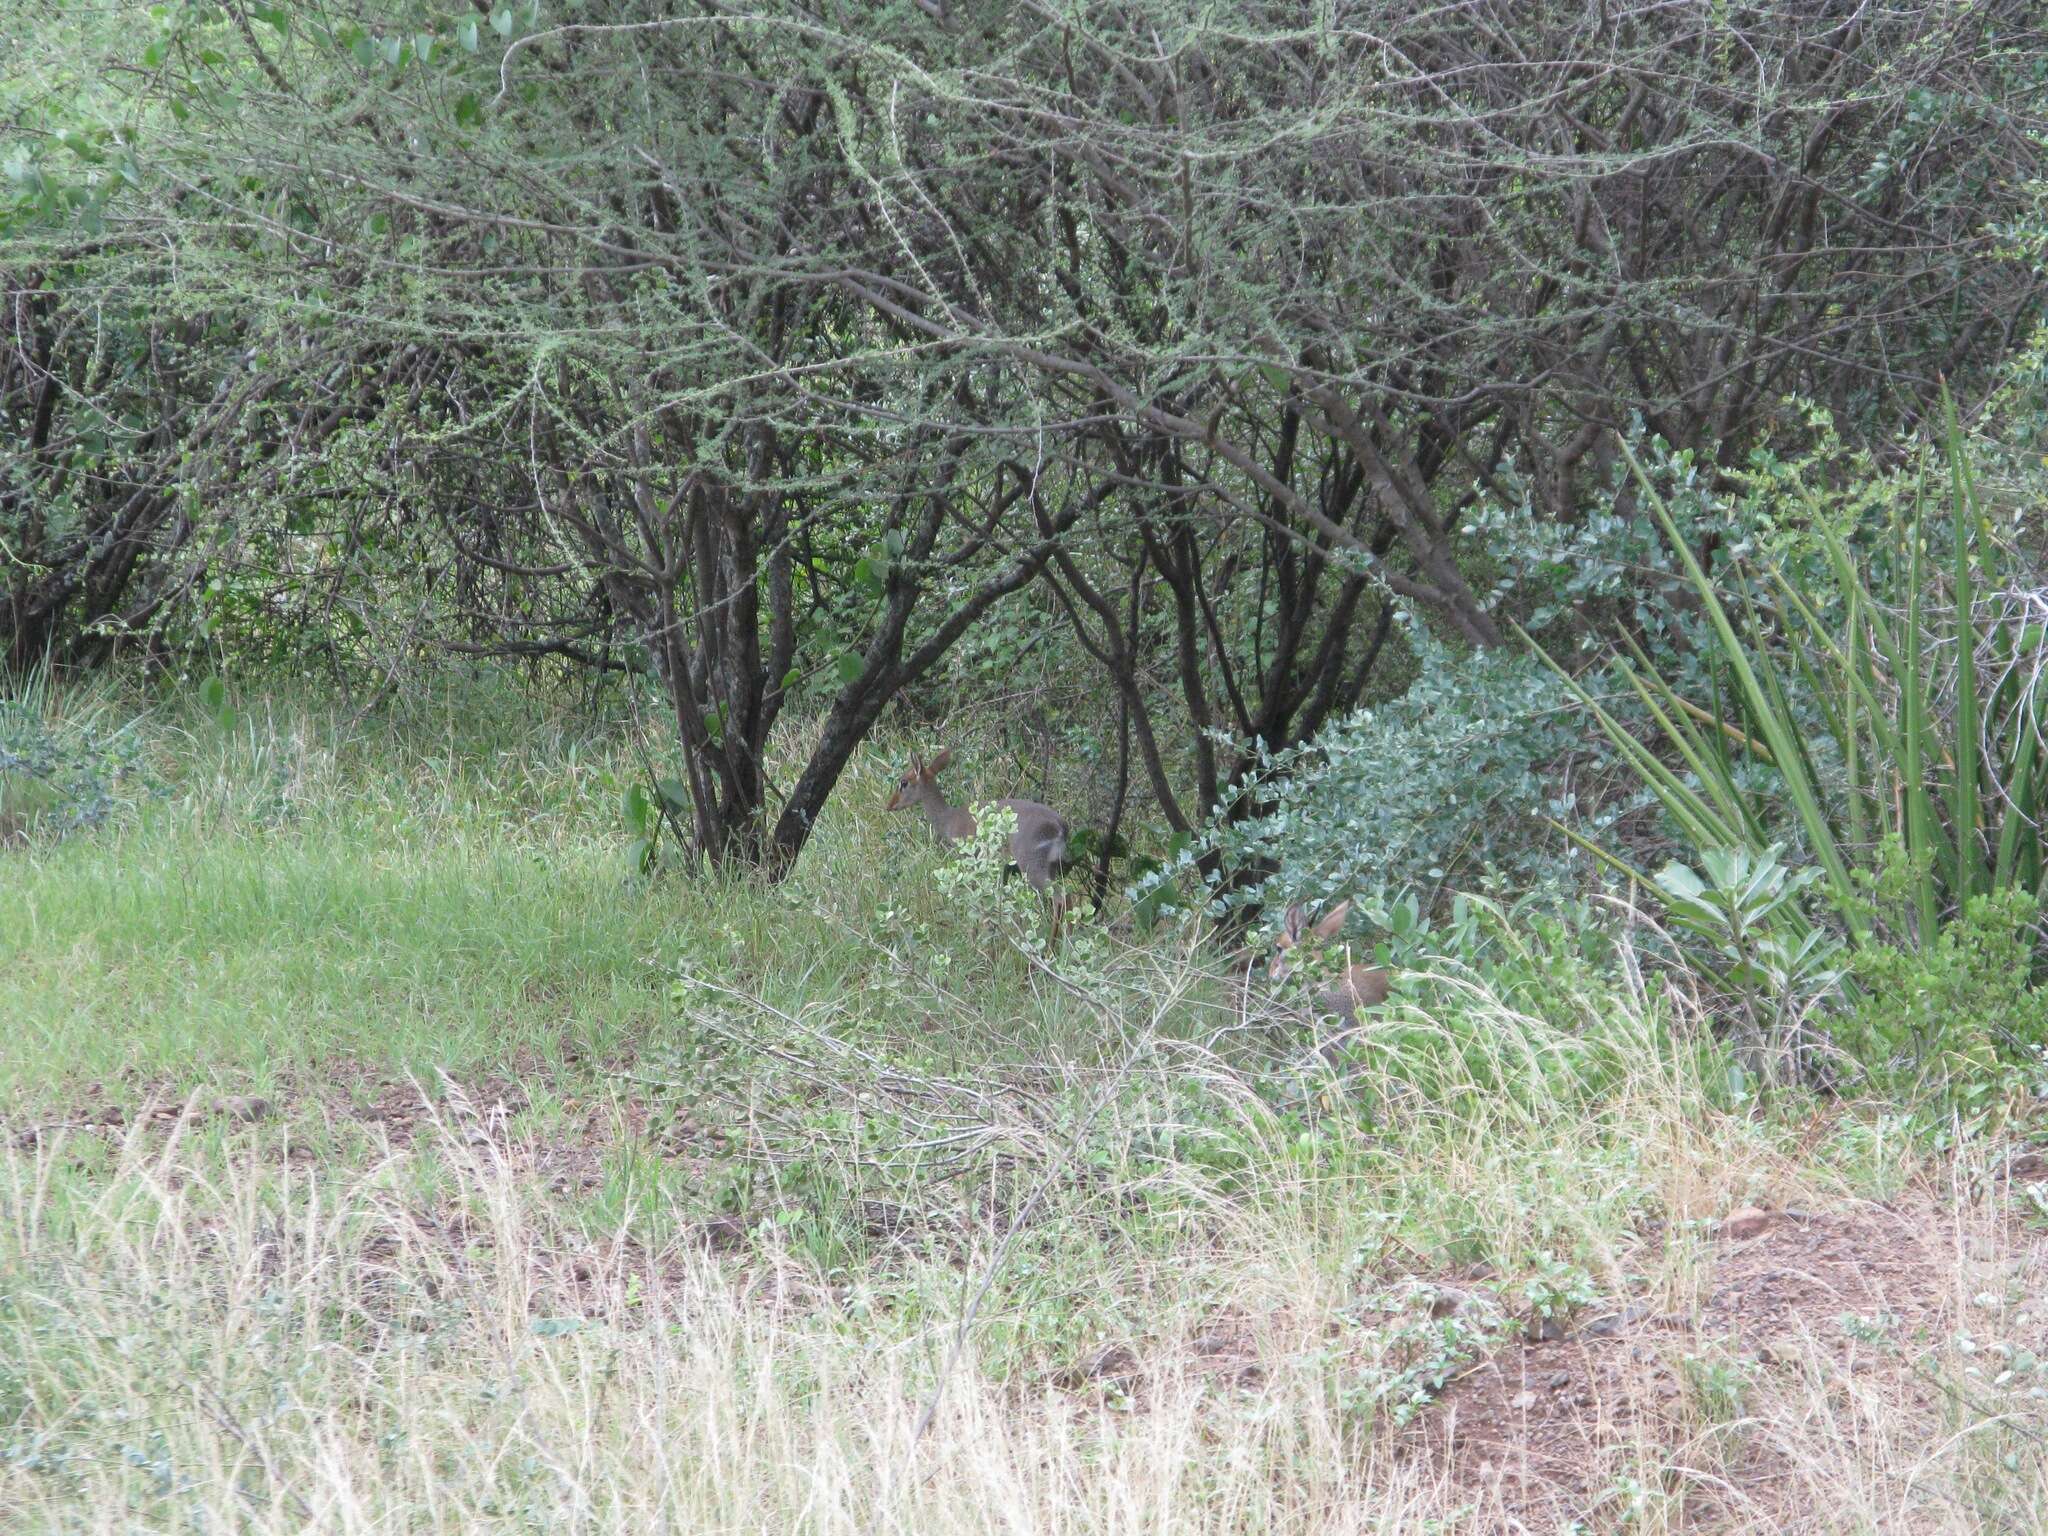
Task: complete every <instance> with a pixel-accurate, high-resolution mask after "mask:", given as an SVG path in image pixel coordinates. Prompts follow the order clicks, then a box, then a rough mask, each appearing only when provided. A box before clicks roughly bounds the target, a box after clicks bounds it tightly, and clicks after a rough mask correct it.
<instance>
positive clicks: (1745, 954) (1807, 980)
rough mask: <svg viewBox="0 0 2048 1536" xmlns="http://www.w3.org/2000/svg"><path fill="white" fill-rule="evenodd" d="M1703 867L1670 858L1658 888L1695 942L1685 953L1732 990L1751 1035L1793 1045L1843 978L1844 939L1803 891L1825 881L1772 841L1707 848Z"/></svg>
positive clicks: (1773, 1047) (1779, 1048)
mask: <svg viewBox="0 0 2048 1536" xmlns="http://www.w3.org/2000/svg"><path fill="white" fill-rule="evenodd" d="M1700 866H1701V873H1695V872H1694V871H1693V870H1691V869H1689V868H1688V867H1686V866H1685V865H1683V864H1680V863H1677V862H1676V861H1673V862H1672V863H1670V864H1667V865H1666V866H1665V867H1664V868H1663V869H1662V870H1661V871H1659V872H1658V875H1657V881H1656V888H1657V891H1658V893H1659V894H1660V895H1661V896H1662V898H1663V901H1664V906H1665V910H1666V911H1667V912H1668V913H1669V914H1670V917H1671V922H1672V925H1673V926H1674V927H1675V928H1677V929H1678V930H1679V931H1680V933H1681V934H1682V935H1684V936H1686V937H1688V938H1690V939H1691V940H1693V941H1694V943H1693V944H1691V945H1690V946H1689V949H1688V955H1689V958H1691V959H1692V960H1693V961H1694V962H1695V963H1698V964H1701V965H1703V966H1704V968H1705V969H1707V970H1708V972H1709V973H1710V974H1711V975H1712V976H1713V977H1714V978H1715V979H1716V980H1717V981H1718V982H1720V983H1721V985H1723V986H1724V987H1726V988H1728V989H1729V990H1730V991H1732V992H1733V993H1734V994H1735V996H1736V997H1737V999H1738V1000H1739V1002H1740V1005H1741V1007H1742V1010H1743V1013H1744V1015H1745V1017H1746V1020H1747V1023H1748V1028H1749V1036H1750V1039H1751V1041H1752V1042H1754V1043H1757V1044H1759V1045H1762V1046H1763V1047H1764V1048H1765V1049H1766V1050H1768V1051H1769V1052H1770V1053H1772V1054H1773V1055H1777V1054H1779V1053H1782V1052H1784V1051H1786V1050H1788V1049H1790V1048H1791V1047H1792V1046H1793V1044H1794V1043H1795V1042H1794V1034H1795V1031H1796V1030H1797V1029H1798V1027H1799V1026H1800V1025H1801V1024H1802V1023H1803V1021H1804V1020H1805V1018H1806V1016H1807V1014H1808V1013H1809V1012H1810V1011H1811V1010H1812V1009H1813V1008H1814V1007H1815V1006H1816V1005H1817V1004H1819V1003H1820V1002H1822V1001H1823V1000H1825V999H1827V998H1829V997H1830V996H1831V995H1832V994H1833V993H1834V991H1835V989H1836V986H1837V984H1838V982H1839V981H1840V979H1841V969H1840V966H1841V944H1840V942H1839V941H1838V940H1837V939H1836V938H1835V936H1834V935H1833V934H1832V933H1830V932H1829V931H1828V930H1827V929H1826V928H1824V927H1822V926H1820V925H1818V924H1816V923H1814V922H1812V921H1810V920H1809V919H1808V917H1807V916H1806V913H1805V911H1804V909H1803V907H1802V905H1801V900H1800V898H1801V895H1802V893H1803V892H1805V891H1806V890H1807V889H1808V888H1809V887H1811V886H1812V885H1813V884H1814V883H1815V882H1816V881H1818V880H1819V879H1820V878H1821V872H1820V871H1819V870H1818V869H1815V868H1813V867H1811V866H1808V867H1806V868H1803V869H1787V868H1786V867H1785V866H1784V865H1783V864H1782V863H1780V862H1779V859H1778V849H1777V848H1776V847H1775V846H1773V847H1770V848H1766V849H1764V850H1763V851H1762V852H1761V853H1755V854H1752V853H1750V852H1749V851H1748V850H1746V849H1740V848H1717V849H1709V850H1707V851H1705V852H1704V853H1702V854H1701V856H1700Z"/></svg>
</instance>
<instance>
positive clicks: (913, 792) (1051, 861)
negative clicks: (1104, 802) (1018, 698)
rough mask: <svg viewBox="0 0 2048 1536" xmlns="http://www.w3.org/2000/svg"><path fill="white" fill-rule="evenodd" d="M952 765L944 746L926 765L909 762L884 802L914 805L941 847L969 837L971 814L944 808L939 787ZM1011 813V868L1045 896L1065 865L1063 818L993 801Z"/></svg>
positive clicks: (1033, 804) (1031, 805)
mask: <svg viewBox="0 0 2048 1536" xmlns="http://www.w3.org/2000/svg"><path fill="white" fill-rule="evenodd" d="M952 760H953V749H952V748H951V747H947V748H945V749H943V750H942V751H940V753H939V755H938V756H937V757H935V758H933V759H932V760H931V761H930V762H926V761H925V760H924V759H923V758H921V757H913V758H911V760H910V767H909V768H907V769H906V770H904V774H903V777H902V778H900V779H898V780H897V781H896V793H895V794H893V795H891V796H890V797H889V809H890V810H892V811H900V810H904V809H905V808H907V807H909V806H913V805H914V806H916V807H918V808H919V809H920V810H922V811H923V812H924V814H925V819H926V820H927V821H929V822H930V823H931V824H932V835H933V836H934V837H936V838H937V839H938V840H939V841H940V842H941V843H957V842H959V841H960V839H961V838H963V837H972V836H974V830H975V826H976V822H975V820H974V812H972V811H970V810H969V809H968V808H967V807H966V806H964V805H948V804H947V803H946V796H945V793H944V791H942V790H941V789H940V788H939V772H940V770H941V769H943V768H944V767H945V766H946V764H948V763H950V762H951V761H952ZM993 803H994V804H996V805H1001V806H1007V807H1008V808H1009V809H1010V810H1012V811H1014V812H1016V815H1017V827H1016V830H1015V831H1013V832H1012V833H1011V834H1010V862H1011V863H1013V864H1015V865H1016V866H1017V868H1018V870H1019V871H1020V872H1021V873H1022V874H1023V876H1024V878H1025V879H1026V880H1028V881H1030V882H1031V888H1032V889H1033V890H1034V891H1037V892H1038V893H1039V894H1040V895H1046V896H1049V895H1050V893H1051V886H1052V882H1053V881H1054V880H1055V879H1056V878H1058V876H1059V873H1060V871H1061V870H1063V869H1065V868H1066V865H1067V822H1066V818H1065V817H1063V816H1062V815H1060V813H1059V812H1058V811H1056V810H1054V809H1053V808H1052V807H1051V806H1049V805H1041V804H1040V803H1039V802H1038V801H1036V800H997V801H995V802H993Z"/></svg>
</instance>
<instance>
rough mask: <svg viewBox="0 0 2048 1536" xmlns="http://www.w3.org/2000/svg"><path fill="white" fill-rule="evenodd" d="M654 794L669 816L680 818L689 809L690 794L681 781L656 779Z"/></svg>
mask: <svg viewBox="0 0 2048 1536" xmlns="http://www.w3.org/2000/svg"><path fill="white" fill-rule="evenodd" d="M654 792H655V793H656V794H657V795H659V796H661V803H662V805H663V806H664V807H665V808H666V809H667V811H668V813H669V815H671V816H681V815H683V814H685V813H686V812H687V811H688V810H689V809H690V792H689V790H688V789H686V788H684V787H683V781H682V780H681V779H656V780H655V781H654Z"/></svg>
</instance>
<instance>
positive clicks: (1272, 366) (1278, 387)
mask: <svg viewBox="0 0 2048 1536" xmlns="http://www.w3.org/2000/svg"><path fill="white" fill-rule="evenodd" d="M1259 372H1260V374H1261V375H1263V376H1264V378H1265V380H1266V382H1267V383H1268V384H1270V385H1272V386H1273V389H1274V390H1275V392H1277V393H1279V394H1285V393H1286V392H1287V386H1288V385H1289V384H1290V383H1292V382H1293V380H1294V375H1293V374H1291V373H1289V372H1288V371H1287V370H1286V369H1285V368H1282V367H1281V366H1280V365H1279V364H1278V363H1261V364H1259Z"/></svg>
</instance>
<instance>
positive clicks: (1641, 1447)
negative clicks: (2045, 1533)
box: [1412, 1198, 2048, 1536]
mask: <svg viewBox="0 0 2048 1536" xmlns="http://www.w3.org/2000/svg"><path fill="white" fill-rule="evenodd" d="M1755 1218H1760V1219H1755ZM1730 1234H1733V1235H1730ZM1703 1257H1704V1262H1705V1263H1707V1264H1708V1265H1710V1269H1709V1271H1708V1274H1707V1277H1706V1278H1705V1280H1704V1282H1703V1283H1702V1285H1701V1287H1700V1289H1699V1290H1698V1292H1697V1293H1696V1294H1697V1296H1698V1304H1697V1305H1696V1306H1695V1307H1694V1308H1691V1309H1678V1310H1665V1309H1660V1308H1658V1307H1656V1306H1653V1305H1650V1304H1647V1303H1637V1304H1634V1305H1630V1306H1625V1307H1620V1308H1609V1309H1605V1310H1602V1309H1594V1310H1593V1311H1591V1312H1589V1313H1588V1314H1587V1315H1586V1316H1585V1317H1583V1318H1580V1319H1577V1320H1576V1326H1575V1327H1574V1328H1573V1329H1572V1330H1571V1331H1570V1332H1568V1333H1567V1334H1565V1335H1564V1336H1563V1337H1558V1338H1547V1339H1545V1338H1524V1339H1522V1340H1520V1341H1518V1342H1516V1343H1515V1344H1513V1345H1511V1346H1509V1347H1506V1348H1504V1349H1502V1350H1500V1351H1498V1352H1496V1353H1495V1354H1494V1355H1493V1356H1492V1357H1491V1358H1490V1359H1487V1360H1486V1361H1484V1362H1482V1363H1481V1364H1479V1365H1478V1366H1476V1367H1474V1368H1472V1369H1470V1370H1468V1371H1467V1372H1465V1373H1464V1374H1463V1375H1461V1376H1460V1377H1459V1378H1458V1379H1457V1380H1456V1381H1455V1382H1453V1383H1452V1384H1451V1385H1450V1386H1449V1387H1448V1388H1447V1389H1446V1390H1445V1392H1444V1394H1443V1396H1442V1398H1441V1399H1440V1401H1439V1402H1438V1403H1437V1404H1436V1406H1435V1407H1434V1408H1433V1409H1432V1410H1431V1411H1430V1413H1428V1414H1427V1415H1426V1416H1425V1417H1424V1418H1423V1419H1421V1420H1420V1421H1419V1422H1418V1424H1417V1426H1416V1429H1415V1433H1416V1443H1415V1445H1414V1446H1413V1448H1412V1450H1413V1454H1417V1455H1420V1456H1422V1457H1425V1458H1427V1459H1428V1461H1429V1462H1430V1463H1431V1465H1432V1466H1433V1467H1434V1469H1435V1470H1436V1471H1437V1472H1438V1473H1439V1474H1440V1475H1441V1476H1442V1477H1443V1478H1444V1480H1445V1482H1446V1483H1447V1484H1448V1485H1449V1486H1451V1487H1452V1488H1454V1489H1456V1490H1458V1492H1459V1494H1460V1495H1461V1496H1462V1498H1463V1500H1464V1501H1465V1503H1466V1504H1467V1507H1468V1508H1471V1509H1473V1510H1475V1511H1477V1512H1479V1513H1480V1519H1479V1523H1478V1525H1477V1526H1476V1527H1475V1528H1478V1529H1497V1530H1499V1531H1502V1532H1524V1531H1527V1532H1532V1533H1533V1532H1543V1533H1545V1536H1549V1533H1554V1532H1556V1531H1559V1530H1568V1529H1571V1528H1572V1522H1574V1521H1578V1522H1582V1525H1583V1528H1585V1529H1590V1530H1599V1529H1605V1528H1609V1527H1611V1526H1613V1525H1614V1524H1616V1523H1617V1521H1618V1519H1619V1517H1621V1516H1622V1514H1623V1509H1622V1507H1621V1505H1622V1504H1623V1503H1624V1502H1625V1501H1626V1499H1628V1498H1629V1497H1634V1496H1636V1495H1634V1494H1631V1493H1630V1491H1629V1490H1630V1489H1631V1488H1635V1489H1640V1488H1641V1485H1642V1483H1643V1481H1644V1480H1645V1479H1648V1480H1649V1481H1650V1482H1651V1484H1652V1485H1653V1486H1652V1488H1651V1490H1650V1491H1651V1493H1652V1494H1653V1495H1654V1496H1655V1498H1656V1499H1657V1500H1658V1501H1659V1502H1660V1503H1661V1504H1663V1505H1664V1506H1665V1508H1666V1514H1667V1518H1670V1519H1671V1520H1672V1522H1673V1524H1674V1526H1675V1528H1677V1529H1682V1530H1698V1531H1719V1530H1783V1531H1798V1530H1832V1529H1839V1528H1841V1527H1840V1526H1839V1524H1838V1523H1836V1522H1837V1521H1838V1520H1839V1518H1840V1517H1841V1515H1842V1513H1843V1511H1842V1510H1841V1509H1840V1508H1839V1506H1833V1505H1830V1504H1829V1502H1828V1501H1827V1500H1826V1499H1825V1498H1823V1497H1822V1496H1821V1491H1820V1487H1819V1486H1818V1484H1817V1483H1816V1482H1814V1481H1812V1480H1810V1479H1809V1477H1808V1476H1807V1475H1806V1474H1807V1473H1808V1472H1818V1471H1820V1470H1821V1469H1823V1468H1824V1467H1826V1466H1828V1465H1829V1464H1830V1463H1831V1462H1835V1461H1838V1459H1839V1457H1840V1456H1841V1455H1842V1454H1843V1453H1844V1451H1845V1450H1846V1449H1847V1444H1848V1442H1849V1441H1850V1440H1851V1439H1853V1438H1854V1434H1853V1431H1852V1430H1847V1429H1846V1426H1845V1425H1843V1424H1842V1423H1840V1422H1837V1421H1836V1420H1835V1418H1834V1415H1836V1414H1838V1413H1839V1414H1847V1413H1851V1412H1852V1411H1853V1407H1854V1404H1855V1402H1856V1401H1857V1400H1858V1399H1866V1398H1869V1397H1871V1396H1872V1395H1875V1397H1876V1398H1877V1399H1878V1400H1881V1401H1882V1402H1883V1403H1884V1404H1886V1405H1887V1407H1888V1408H1889V1409H1890V1410H1892V1411H1893V1412H1894V1413H1899V1414H1904V1415H1906V1416H1907V1417H1908V1418H1909V1419H1911V1420H1915V1421H1919V1422H1923V1423H1924V1424H1925V1425H1926V1427H1927V1429H1928V1430H1929V1432H1930V1433H1931V1432H1932V1431H1933V1430H1934V1428H1935V1427H1936V1425H1937V1424H1938V1423H1939V1421H1940V1418H1941V1408H1942V1398H1943V1392H1944V1388H1943V1385H1942V1382H1941V1380H1940V1378H1939V1377H1938V1375H1937V1372H1936V1367H1937V1366H1938V1365H1939V1364H1940V1363H1941V1362H1942V1361H1943V1360H1944V1359H1950V1360H1952V1356H1951V1355H1950V1353H1949V1352H1950V1350H1951V1348H1952V1343H1953V1339H1954V1337H1955V1334H1956V1333H1957V1332H1958V1330H1959V1329H1961V1328H1962V1327H1963V1326H1964V1325H1965V1323H1966V1322H1968V1321H1969V1319H1967V1318H1966V1317H1965V1315H1964V1314H1965V1311H1966V1310H1967V1309H1968V1308H1970V1307H1971V1306H1972V1305H1973V1304H1977V1305H1988V1306H1992V1307H1993V1308H1994V1311H1995V1309H1996V1308H1997V1307H1998V1306H2000V1305H2002V1303H2003V1299H2004V1298H2005V1297H2006V1296H2007V1295H2009V1294H2011V1293H2013V1292H2014V1291H2015V1290H2016V1288H2017V1287H2019V1286H2023V1285H2024V1284H2025V1282H2027V1281H2028V1280H2030V1279H2031V1280H2036V1281H2037V1280H2038V1279H2039V1278H2040V1277H2041V1276H2042V1275H2043V1274H2044V1273H2048V1270H2044V1267H2043V1266H2044V1261H2048V1251H2044V1247H2043V1242H2042V1238H2041V1235H2040V1234H2038V1233H2025V1232H2022V1231H2020V1230H2018V1229H2017V1228H2014V1227H2011V1226H2006V1225H2003V1224H1994V1223H1988V1222H1987V1223H1973V1222H1970V1221H1968V1220H1966V1219H1963V1218H1960V1217H1958V1215H1957V1214H1956V1213H1955V1212H1954V1211H1953V1210H1952V1209H1950V1208H1948V1207H1946V1206H1944V1205H1943V1204H1942V1203H1941V1202H1939V1201H1937V1200H1935V1199H1933V1198H1922V1199H1915V1200H1912V1201H1908V1202H1902V1203H1900V1204H1898V1205H1896V1206H1866V1207H1860V1208H1856V1209H1852V1210H1844V1211H1830V1212H1802V1211H1783V1212H1775V1213H1770V1212H1764V1213H1750V1214H1749V1215H1748V1216H1746V1217H1745V1219H1743V1220H1740V1221H1736V1222H1732V1223H1729V1224H1727V1225H1726V1226H1725V1227H1724V1229H1723V1233H1722V1234H1721V1235H1720V1236H1718V1237H1716V1238H1715V1239H1714V1240H1713V1241H1712V1243H1711V1244H1710V1245H1709V1246H1708V1248H1707V1251H1706V1253H1705V1254H1704V1256H1703ZM1985 1321H1986V1322H1987V1323H1990V1322H1991V1321H1992V1319H1991V1317H1988V1316H1987V1317H1986V1318H1985ZM2029 1327H2030V1328H2031V1329H2032V1330H2033V1331H2034V1332H2036V1333H2039V1332H2040V1330H2041V1325H2040V1322H2039V1320H2038V1319H2036V1320H2033V1321H2032V1322H2031V1323H2030V1324H2029ZM2033 1342H2034V1343H2035V1344H2036V1345H2038V1344H2039V1343H2040V1342H2041V1340H2040V1339H2039V1338H2036V1339H2035V1340H2033ZM1817 1409H1818V1410H1820V1412H1818V1413H1816V1410H1817ZM1806 1452H1810V1453H1811V1455H1810V1457H1809V1456H1808V1455H1807V1454H1805V1453H1806ZM1833 1470H1834V1474H1835V1476H1837V1477H1839V1473H1840V1468H1839V1466H1838V1465H1836V1466H1835V1467H1834V1469H1833ZM1936 1502H1937V1503H1938V1501H1936ZM1950 1513H1951V1514H1952V1513H1953V1511H1952V1510H1951V1511H1950ZM1893 1528H1905V1527H1893Z"/></svg>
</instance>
